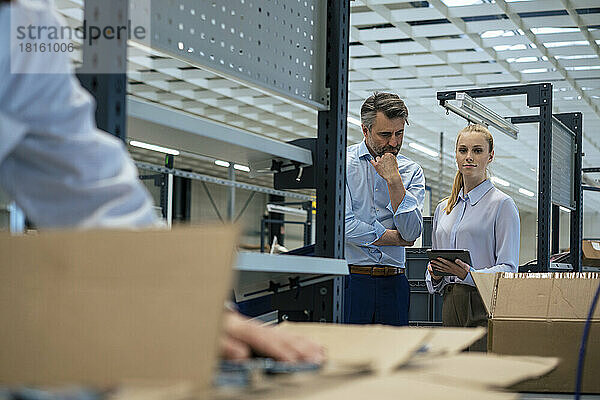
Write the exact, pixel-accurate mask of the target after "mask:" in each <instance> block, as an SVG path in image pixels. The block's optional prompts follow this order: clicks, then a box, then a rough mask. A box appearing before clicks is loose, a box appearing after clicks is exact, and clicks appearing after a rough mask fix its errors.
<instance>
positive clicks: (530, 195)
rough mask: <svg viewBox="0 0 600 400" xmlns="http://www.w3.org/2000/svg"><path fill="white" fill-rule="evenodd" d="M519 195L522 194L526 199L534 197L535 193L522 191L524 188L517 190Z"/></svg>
mask: <svg viewBox="0 0 600 400" xmlns="http://www.w3.org/2000/svg"><path fill="white" fill-rule="evenodd" d="M519 193H521V194H524V195H525V196H527V197H533V196H535V193H533V192H532V191H530V190H527V189H524V188H519Z"/></svg>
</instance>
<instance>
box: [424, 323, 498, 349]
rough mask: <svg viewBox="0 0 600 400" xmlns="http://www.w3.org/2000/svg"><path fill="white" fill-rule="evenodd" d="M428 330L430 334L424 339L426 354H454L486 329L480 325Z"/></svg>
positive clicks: (470, 343) (481, 335)
mask: <svg viewBox="0 0 600 400" xmlns="http://www.w3.org/2000/svg"><path fill="white" fill-rule="evenodd" d="M413 329H425V328H413ZM429 330H430V331H431V336H429V337H428V338H427V340H426V346H427V353H425V354H426V355H439V354H456V353H458V352H461V351H462V350H464V349H466V348H467V347H469V346H470V345H472V344H473V343H475V342H476V341H477V340H478V339H480V338H482V337H483V336H484V335H485V333H486V332H487V330H486V329H485V328H482V327H477V328H430V329H429Z"/></svg>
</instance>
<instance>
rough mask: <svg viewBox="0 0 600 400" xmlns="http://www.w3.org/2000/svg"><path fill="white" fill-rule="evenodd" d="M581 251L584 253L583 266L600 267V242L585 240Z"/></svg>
mask: <svg viewBox="0 0 600 400" xmlns="http://www.w3.org/2000/svg"><path fill="white" fill-rule="evenodd" d="M581 250H582V253H583V258H582V264H583V265H585V266H589V267H600V240H584V241H583V244H582V246H581Z"/></svg>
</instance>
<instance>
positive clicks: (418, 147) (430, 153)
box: [408, 142, 440, 157]
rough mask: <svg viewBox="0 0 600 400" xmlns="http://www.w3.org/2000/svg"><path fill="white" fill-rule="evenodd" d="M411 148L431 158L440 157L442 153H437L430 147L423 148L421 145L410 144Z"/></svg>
mask: <svg viewBox="0 0 600 400" xmlns="http://www.w3.org/2000/svg"><path fill="white" fill-rule="evenodd" d="M408 146H409V147H412V148H413V149H415V150H418V151H420V152H421V153H425V154H427V155H428V156H430V157H439V156H440V153H438V152H437V151H434V150H431V149H430V148H428V147H425V146H422V145H420V144H419V143H414V142H413V143H409V144H408Z"/></svg>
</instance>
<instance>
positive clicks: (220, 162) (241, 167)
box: [215, 160, 250, 172]
mask: <svg viewBox="0 0 600 400" xmlns="http://www.w3.org/2000/svg"><path fill="white" fill-rule="evenodd" d="M215 164H216V165H218V166H219V167H223V168H229V166H230V165H231V163H229V162H227V161H223V160H215ZM233 168H235V169H237V170H238V171H244V172H250V168H249V167H247V166H245V165H242V164H233Z"/></svg>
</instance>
